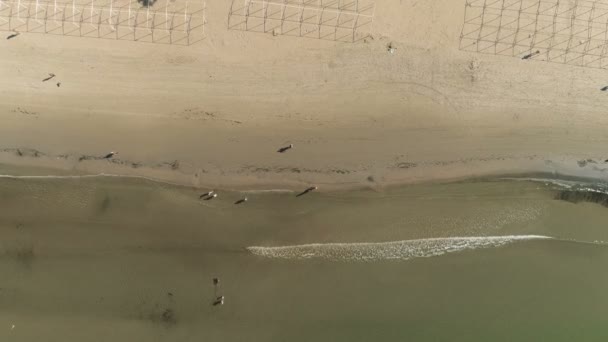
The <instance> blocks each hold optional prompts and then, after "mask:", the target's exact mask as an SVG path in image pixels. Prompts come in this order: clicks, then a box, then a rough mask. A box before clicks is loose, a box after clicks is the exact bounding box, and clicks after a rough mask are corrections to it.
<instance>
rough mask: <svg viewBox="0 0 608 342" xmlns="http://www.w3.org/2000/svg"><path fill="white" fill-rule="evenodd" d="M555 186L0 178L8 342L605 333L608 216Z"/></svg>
mask: <svg viewBox="0 0 608 342" xmlns="http://www.w3.org/2000/svg"><path fill="white" fill-rule="evenodd" d="M559 189H561V186H560V185H556V184H555V183H549V182H543V181H530V180H529V181H522V180H499V179H496V180H486V181H470V182H459V183H451V184H424V185H411V186H404V187H399V188H394V189H386V190H383V191H372V190H360V191H349V192H335V193H310V194H308V195H306V196H301V197H296V196H295V195H296V194H295V193H290V192H248V193H238V192H223V191H219V197H218V198H217V199H214V200H211V201H205V200H199V198H198V196H199V194H200V193H201V192H203V191H200V190H195V189H191V188H187V187H178V186H173V185H167V184H163V183H158V182H154V181H149V180H143V179H133V178H120V177H91V178H68V179H62V178H14V177H4V178H2V177H0V276H1V282H0V341H62V342H65V341H574V340H576V341H606V340H607V339H608V315H607V314H608V292H606V288H608V272H606V265H608V243H607V242H605V241H608V225H607V224H606V222H608V208H605V207H603V206H600V205H597V204H592V203H578V204H573V203H569V202H565V201H559V200H556V199H554V198H555V193H556V191H558V190H559ZM244 196H247V197H248V199H249V201H248V202H246V203H244V204H240V205H235V204H234V202H235V201H237V200H238V199H240V198H242V197H244ZM214 277H219V278H220V284H219V286H217V287H215V286H214V285H213V282H212V279H213V278H214ZM220 295H223V296H225V303H224V305H219V306H214V305H212V303H213V301H214V300H215V298H216V297H217V296H220Z"/></svg>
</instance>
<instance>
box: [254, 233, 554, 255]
mask: <svg viewBox="0 0 608 342" xmlns="http://www.w3.org/2000/svg"><path fill="white" fill-rule="evenodd" d="M541 239H552V238H551V237H549V236H542V235H509V236H479V237H448V238H431V239H418V240H402V241H390V242H365V243H326V244H307V245H296V246H281V247H259V246H252V247H247V250H248V251H249V252H251V253H252V254H254V255H257V256H261V257H266V258H275V259H328V260H336V261H339V260H343V261H377V260H409V259H413V258H428V257H433V256H439V255H443V254H446V253H455V252H461V251H464V250H471V249H479V248H493V247H500V246H504V245H507V244H510V243H514V242H517V241H527V240H541Z"/></svg>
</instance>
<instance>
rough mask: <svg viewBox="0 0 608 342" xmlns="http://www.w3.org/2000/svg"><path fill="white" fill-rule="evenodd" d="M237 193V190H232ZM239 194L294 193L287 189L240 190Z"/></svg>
mask: <svg viewBox="0 0 608 342" xmlns="http://www.w3.org/2000/svg"><path fill="white" fill-rule="evenodd" d="M234 191H239V190H234ZM239 192H242V193H245V194H265V193H279V194H280V193H293V192H295V191H293V190H289V189H267V190H241V191H239Z"/></svg>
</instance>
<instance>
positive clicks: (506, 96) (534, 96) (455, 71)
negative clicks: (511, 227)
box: [0, 0, 608, 189]
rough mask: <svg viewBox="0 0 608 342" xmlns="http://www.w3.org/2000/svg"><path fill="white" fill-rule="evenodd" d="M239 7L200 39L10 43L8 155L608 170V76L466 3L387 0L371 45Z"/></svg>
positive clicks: (447, 172) (387, 172) (89, 169)
mask: <svg viewBox="0 0 608 342" xmlns="http://www.w3.org/2000/svg"><path fill="white" fill-rule="evenodd" d="M230 6H231V3H230V2H229V1H227V0H226V1H213V2H208V3H207V14H206V18H207V24H206V26H205V30H206V31H205V34H206V38H205V39H204V40H202V41H200V42H198V43H195V44H192V45H190V46H180V45H168V44H150V43H138V42H132V41H115V40H108V39H91V38H79V37H65V36H57V35H48V34H33V33H32V34H27V33H24V34H21V35H19V36H18V37H17V38H15V39H11V40H2V41H1V42H0V44H1V45H2V47H1V48H0V70H2V78H1V79H0V95H1V96H2V99H3V101H2V103H1V104H0V111H1V114H2V125H0V150H1V152H0V161H1V162H3V163H8V164H13V165H26V166H42V167H49V168H53V169H57V170H64V171H69V172H74V173H86V174H96V173H111V174H129V175H142V176H149V177H154V178H157V179H162V180H169V181H175V182H179V183H181V184H188V185H194V186H200V187H204V186H213V187H224V188H246V187H252V186H253V187H268V186H288V187H302V186H305V185H308V184H311V183H314V184H319V185H323V187H322V188H323V189H328V188H338V187H353V186H373V187H382V186H385V185H389V184H395V183H408V182H420V181H428V180H437V179H457V178H465V177H470V176H480V175H485V174H496V173H517V172H526V171H549V172H560V173H564V174H576V175H585V176H595V177H600V178H603V177H605V176H604V175H605V172H604V171H605V170H604V169H605V167H603V166H602V165H596V164H593V162H596V163H602V162H603V160H604V159H606V158H608V157H607V156H606V155H605V151H604V146H605V144H606V142H607V140H608V136H607V135H606V133H605V130H604V129H603V127H605V124H606V122H607V121H606V120H608V119H606V116H605V115H604V108H605V106H606V105H608V99H607V98H606V96H604V95H605V94H604V93H603V92H601V91H599V88H601V87H602V86H604V83H605V77H604V76H603V73H602V72H598V70H597V69H592V68H582V67H573V66H567V65H562V64H555V63H547V62H542V61H532V60H530V61H528V60H521V59H520V58H513V57H510V58H509V57H504V56H492V55H487V54H476V53H470V52H465V51H461V50H459V36H460V33H461V30H462V25H463V15H464V9H465V6H464V2H461V1H435V0H433V1H428V2H424V3H423V2H418V1H407V0H403V1H397V0H385V1H382V2H379V3H377V4H376V11H375V16H374V22H373V26H372V28H371V29H372V31H371V36H370V37H368V38H366V39H364V40H361V41H357V42H355V43H344V42H335V41H331V40H323V39H311V38H300V37H292V36H281V35H279V36H273V35H272V34H263V33H255V32H246V31H240V30H228V29H227V21H228V12H229V10H230ZM388 44H392V46H394V47H395V50H394V53H389V52H388V51H387V46H388ZM48 73H54V74H56V75H57V76H56V80H57V81H60V82H61V87H56V86H55V85H54V83H49V82H41V80H42V79H43V78H44V77H46V76H47V74H48ZM290 143H292V144H294V145H295V148H294V149H293V150H292V151H289V153H285V154H279V153H276V150H277V149H278V148H280V147H282V146H285V145H287V144H290ZM17 150H24V151H25V152H24V153H23V155H21V156H20V155H19V154H20V153H19V152H17ZM32 150H35V151H38V153H32ZM28 151H29V152H28ZM109 151H119V152H120V154H119V155H118V156H117V157H118V158H117V159H118V162H116V163H107V162H105V161H91V160H81V161H79V159H80V158H81V157H82V156H102V155H105V154H106V153H108V152H109ZM587 159H591V160H592V163H586V162H585V163H584V164H585V165H584V166H583V167H580V166H579V163H578V162H579V161H585V160H587Z"/></svg>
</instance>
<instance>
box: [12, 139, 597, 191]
mask: <svg viewBox="0 0 608 342" xmlns="http://www.w3.org/2000/svg"><path fill="white" fill-rule="evenodd" d="M20 150H22V151H25V150H26V149H20ZM30 151H32V150H30ZM37 153H38V156H36V157H31V156H30V157H28V156H23V155H21V156H18V157H15V156H11V157H7V155H6V154H7V153H6V149H5V150H2V151H0V178H14V179H28V178H29V179H43V178H58V179H70V178H73V179H79V178H98V177H115V178H134V179H142V180H147V181H151V182H155V183H163V184H168V185H172V186H178V187H186V188H191V189H196V190H199V189H221V190H224V191H233V192H296V191H299V190H302V188H303V187H307V186H310V185H316V186H319V189H318V190H317V191H318V192H341V191H354V190H362V189H369V190H372V191H382V190H384V189H389V188H395V187H400V186H407V185H415V184H438V183H439V184H444V183H456V182H476V181H492V180H501V179H502V180H526V179H528V178H529V180H531V181H534V180H537V181H538V180H561V181H579V182H590V183H593V182H606V181H607V180H608V179H607V178H606V176H605V175H604V171H603V170H602V169H600V170H597V167H596V170H594V169H590V168H585V167H581V166H580V165H578V164H577V168H578V169H577V168H575V167H567V165H564V164H556V163H553V164H552V167H551V168H549V167H546V165H539V164H538V163H536V164H534V163H528V164H526V165H521V166H516V165H514V163H513V162H512V161H510V162H504V161H503V162H492V161H486V162H481V163H478V164H481V165H476V167H478V168H477V171H476V172H475V173H471V172H467V170H468V169H469V168H463V167H462V165H459V166H460V167H450V166H443V167H441V166H439V167H438V166H430V167H426V168H423V170H422V173H424V172H425V171H426V172H427V175H428V176H427V177H424V176H420V173H421V172H407V171H405V172H401V173H398V172H394V171H392V170H388V169H387V170H385V173H383V174H382V173H380V174H381V176H380V177H381V179H382V181H377V180H376V179H375V178H374V179H373V181H370V179H369V177H368V178H365V177H362V179H360V180H358V181H356V180H352V179H353V178H354V176H353V175H357V174H359V175H363V174H365V173H364V172H362V171H352V172H349V174H348V175H347V177H348V178H347V179H346V180H345V179H340V178H341V177H340V176H335V175H327V174H326V175H319V174H318V173H314V172H298V173H297V174H296V175H295V176H294V177H291V178H290V177H285V176H284V175H283V174H281V173H280V172H279V173H272V172H268V173H267V174H266V175H265V177H263V178H261V177H258V176H256V175H255V174H253V173H249V174H244V175H243V174H239V173H238V172H232V173H225V174H222V175H218V174H214V175H206V174H203V175H202V176H200V177H199V176H197V174H189V173H186V170H184V169H166V168H164V169H163V168H161V169H154V168H150V167H146V166H142V167H138V168H131V167H125V164H128V163H126V162H125V161H123V160H120V159H116V160H114V161H112V160H103V159H101V158H99V160H94V161H91V162H88V161H85V162H77V163H76V164H74V160H72V159H71V158H70V157H68V158H58V157H53V156H48V155H45V154H44V153H42V152H40V151H37ZM572 162H574V161H573V160H570V164H572ZM100 163H104V164H105V165H103V164H102V165H101V166H100ZM437 163H438V164H442V163H441V162H437ZM509 163H511V168H510V169H506V168H503V169H500V170H499V168H500V167H501V166H504V164H509ZM162 164H163V163H156V165H162ZM443 164H449V163H448V162H443ZM592 165H594V164H592ZM543 166H544V167H543ZM260 168H263V166H260ZM441 168H443V170H442V169H441ZM438 169H439V170H438ZM205 178H208V179H205ZM306 179H311V180H313V179H316V180H317V181H316V182H313V181H310V182H307V181H306ZM206 180H207V181H206Z"/></svg>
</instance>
